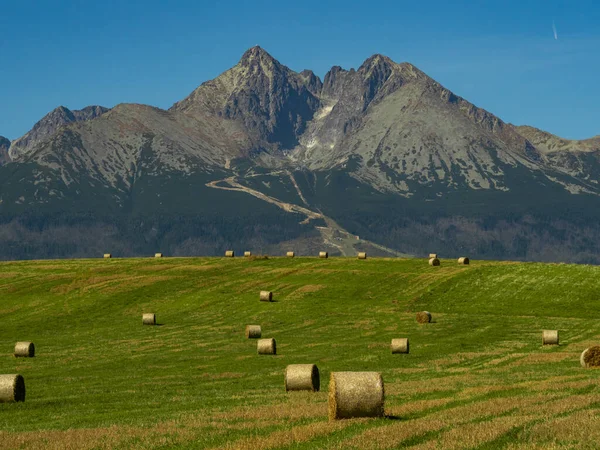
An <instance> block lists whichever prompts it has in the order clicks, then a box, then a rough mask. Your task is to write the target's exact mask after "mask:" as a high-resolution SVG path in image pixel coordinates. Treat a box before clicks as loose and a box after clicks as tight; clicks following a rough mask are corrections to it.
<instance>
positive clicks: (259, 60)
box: [238, 45, 280, 67]
mask: <svg viewBox="0 0 600 450" xmlns="http://www.w3.org/2000/svg"><path fill="white" fill-rule="evenodd" d="M265 63H266V64H272V65H277V66H279V65H280V63H279V61H277V60H276V59H275V58H273V57H272V56H271V55H270V54H269V52H267V51H266V50H264V49H263V48H262V47H260V46H258V45H256V46H254V47H252V48H249V49H248V50H246V51H245V52H244V54H243V55H242V57H241V59H240V62H239V63H238V64H239V65H241V66H246V67H248V66H251V65H253V64H265Z"/></svg>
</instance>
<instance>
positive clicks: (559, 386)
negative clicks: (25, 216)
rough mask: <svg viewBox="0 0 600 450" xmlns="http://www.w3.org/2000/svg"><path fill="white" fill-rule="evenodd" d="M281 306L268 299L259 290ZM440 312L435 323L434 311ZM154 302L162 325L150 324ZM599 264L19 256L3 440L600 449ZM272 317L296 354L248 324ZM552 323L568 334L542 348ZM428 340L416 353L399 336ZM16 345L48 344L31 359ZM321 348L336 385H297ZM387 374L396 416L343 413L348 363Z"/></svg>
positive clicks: (415, 345) (6, 357)
mask: <svg viewBox="0 0 600 450" xmlns="http://www.w3.org/2000/svg"><path fill="white" fill-rule="evenodd" d="M263 289H265V290H271V291H273V293H274V299H275V301H274V302H272V303H265V302H259V300H258V294H259V291H260V290H263ZM422 310H428V311H430V312H431V313H432V315H433V322H432V323H430V324H426V325H419V324H417V323H416V321H415V313H416V312H418V311H422ZM143 312H155V313H156V314H157V319H158V323H159V324H160V326H155V327H149V326H142V320H141V319H142V313H143ZM599 318H600V267H590V266H576V265H561V264H530V263H507V262H483V261H472V262H471V265H470V266H459V265H457V264H456V262H455V261H454V260H442V266H441V267H430V266H429V265H428V264H427V261H426V260H416V259H368V260H366V261H359V260H355V259H350V258H330V259H328V260H320V259H317V258H295V259H286V258H270V259H268V260H261V259H255V260H250V259H244V258H235V259H226V258H173V259H171V258H165V259H153V258H146V259H121V260H120V259H112V260H102V259H98V260H65V261H33V262H31V261H29V262H9V263H1V264H0V343H1V350H0V373H3V374H6V373H20V374H22V375H23V376H24V378H25V383H26V386H27V398H26V401H25V402H24V403H4V404H0V447H1V448H65V447H68V448H170V447H178V448H248V449H257V448H299V449H315V448H319V449H321V448H339V449H353V448H355V449H365V448H407V447H410V448H448V449H456V448H481V449H498V448H510V449H518V448H539V449H548V448H578V449H580V448H589V449H595V448H598V441H599V440H600V427H599V426H598V425H599V424H600V388H599V383H598V378H599V375H600V371H597V370H593V369H583V368H582V367H581V366H580V365H579V355H580V353H581V352H582V351H583V350H584V349H585V348H586V347H589V346H591V345H596V344H598V343H600V320H598V319H599ZM247 324H260V325H261V326H262V334H263V337H273V338H275V339H276V340H277V351H278V354H277V356H259V355H257V354H256V340H248V339H246V338H245V336H244V329H245V326H246V325H247ZM543 329H558V330H560V341H561V342H560V346H552V347H542V345H541V334H542V330H543ZM395 337H409V339H410V347H411V353H410V354H408V355H392V354H391V353H390V341H391V339H392V338H395ZM17 341H32V342H34V343H35V345H36V356H35V358H31V359H24V358H19V359H17V358H14V356H13V355H12V353H13V349H14V344H15V342H17ZM295 363H315V364H317V365H318V367H319V369H320V372H321V392H318V393H314V394H312V393H304V392H302V393H286V392H285V390H284V385H283V373H284V369H285V367H286V366H287V365H288V364H295ZM344 370H351V371H379V372H381V373H382V375H383V379H384V381H385V388H386V414H387V415H388V416H389V417H387V418H384V419H354V420H344V421H337V422H329V421H328V419H327V387H328V382H329V374H330V372H332V371H344Z"/></svg>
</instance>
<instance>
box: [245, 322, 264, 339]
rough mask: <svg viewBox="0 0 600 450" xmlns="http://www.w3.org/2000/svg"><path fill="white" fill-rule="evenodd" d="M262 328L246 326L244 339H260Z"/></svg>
mask: <svg viewBox="0 0 600 450" xmlns="http://www.w3.org/2000/svg"><path fill="white" fill-rule="evenodd" d="M261 335H262V328H261V327H260V325H246V339H260V336H261Z"/></svg>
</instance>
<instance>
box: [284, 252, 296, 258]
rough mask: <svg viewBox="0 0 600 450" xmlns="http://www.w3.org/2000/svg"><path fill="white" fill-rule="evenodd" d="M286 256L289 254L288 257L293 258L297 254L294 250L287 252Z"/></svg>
mask: <svg viewBox="0 0 600 450" xmlns="http://www.w3.org/2000/svg"><path fill="white" fill-rule="evenodd" d="M285 256H287V257H288V258H293V257H294V256H296V254H295V253H294V252H287V253H286V254H285Z"/></svg>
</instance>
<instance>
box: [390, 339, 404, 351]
mask: <svg viewBox="0 0 600 450" xmlns="http://www.w3.org/2000/svg"><path fill="white" fill-rule="evenodd" d="M396 353H408V338H400V339H392V354H396Z"/></svg>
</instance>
